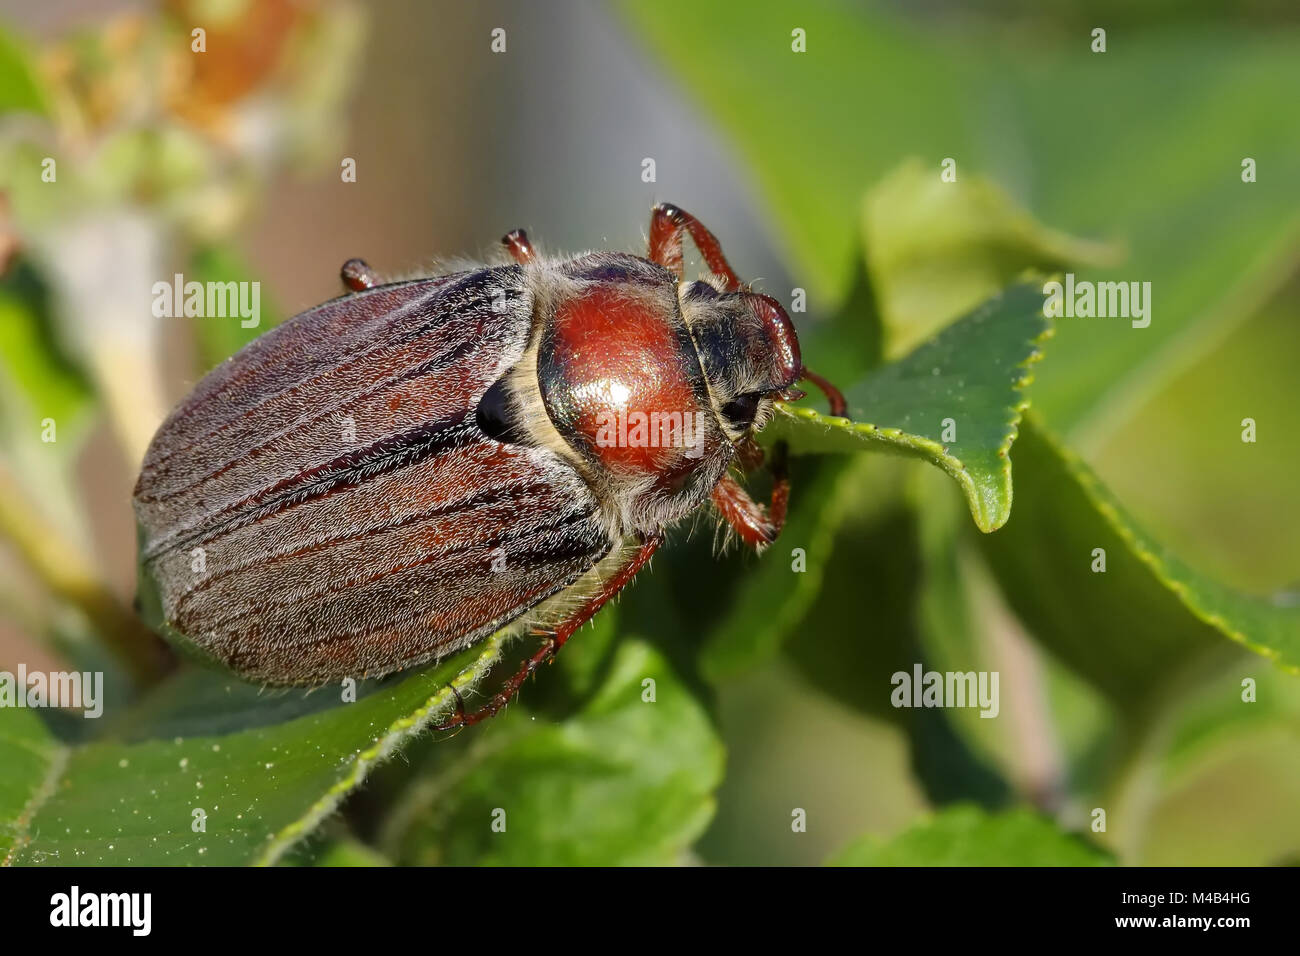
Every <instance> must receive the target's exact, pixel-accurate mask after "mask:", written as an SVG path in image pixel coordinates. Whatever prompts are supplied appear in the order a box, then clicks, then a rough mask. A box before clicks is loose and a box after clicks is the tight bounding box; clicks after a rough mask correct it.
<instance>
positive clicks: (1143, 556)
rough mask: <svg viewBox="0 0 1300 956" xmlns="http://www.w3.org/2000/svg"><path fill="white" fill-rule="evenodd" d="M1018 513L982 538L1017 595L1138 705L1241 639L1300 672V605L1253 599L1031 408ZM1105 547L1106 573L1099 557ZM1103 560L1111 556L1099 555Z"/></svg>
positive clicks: (1063, 643)
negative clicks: (1153, 533)
mask: <svg viewBox="0 0 1300 956" xmlns="http://www.w3.org/2000/svg"><path fill="white" fill-rule="evenodd" d="M1016 474H1017V482H1016V511H1015V514H1014V515H1013V516H1012V519H1011V520H1010V521H1009V522H1008V523H1007V526H1006V527H1005V528H1003V529H1002V531H1000V532H999V533H998V534H997V535H992V536H989V537H985V538H981V539H980V543H981V544H982V545H983V548H984V552H985V554H986V555H987V556H988V558H989V561H990V564H991V565H992V567H993V570H994V573H995V574H996V575H997V577H998V579H999V581H1000V583H1001V584H1002V587H1003V590H1004V591H1005V593H1006V596H1007V600H1008V601H1009V602H1010V604H1011V605H1012V607H1013V608H1014V609H1015V610H1016V612H1017V613H1018V614H1019V615H1020V617H1021V618H1022V620H1024V621H1025V623H1026V624H1027V625H1028V627H1029V628H1030V630H1031V631H1032V632H1033V633H1034V634H1035V636H1036V637H1037V638H1038V639H1039V640H1040V641H1041V642H1042V643H1043V644H1044V645H1045V646H1047V647H1048V648H1050V649H1051V650H1052V651H1053V653H1055V654H1056V655H1057V656H1058V657H1059V658H1060V659H1062V660H1063V661H1065V662H1066V663H1068V664H1069V665H1070V666H1071V667H1072V668H1073V669H1075V670H1076V671H1078V672H1079V673H1080V674H1082V675H1083V676H1085V677H1086V678H1088V679H1089V680H1090V681H1091V682H1092V683H1093V684H1094V685H1096V686H1097V687H1098V688H1100V689H1101V690H1103V691H1104V692H1106V693H1107V695H1108V696H1110V697H1111V698H1112V699H1113V700H1114V701H1115V702H1116V703H1117V704H1119V706H1120V707H1121V709H1123V710H1126V711H1129V712H1133V711H1135V710H1142V709H1144V708H1146V707H1147V706H1148V705H1149V704H1150V703H1152V701H1151V700H1149V696H1150V695H1151V694H1153V693H1154V691H1155V689H1156V688H1158V687H1160V686H1162V685H1166V684H1167V683H1168V682H1169V681H1170V680H1171V679H1173V678H1176V677H1178V676H1180V675H1182V674H1184V673H1185V672H1186V670H1187V668H1189V667H1194V666H1195V665H1196V663H1197V661H1198V659H1199V658H1201V657H1202V656H1203V654H1204V653H1205V652H1206V651H1207V650H1209V649H1212V648H1215V647H1217V646H1218V645H1219V643H1220V641H1221V640H1222V638H1224V637H1227V638H1230V639H1232V640H1234V641H1236V642H1238V643H1240V644H1242V645H1243V646H1245V647H1247V648H1249V649H1250V650H1252V651H1254V652H1255V653H1257V654H1261V655H1263V656H1264V657H1267V658H1269V659H1271V660H1274V661H1276V662H1278V663H1279V664H1280V665H1281V666H1282V667H1283V668H1285V669H1286V670H1288V671H1291V672H1297V671H1300V605H1297V604H1296V603H1295V602H1294V601H1288V600H1286V599H1284V598H1278V599H1269V598H1264V597H1251V596H1248V595H1244V594H1241V593H1239V592H1236V591H1234V590H1232V589H1230V588H1227V587H1224V586H1222V585H1220V584H1217V583H1215V582H1214V581H1211V580H1209V579H1207V578H1206V577H1204V576H1203V575H1201V574H1199V573H1198V572H1196V571H1195V570H1193V569H1192V568H1191V567H1189V566H1188V565H1187V564H1186V563H1184V562H1183V561H1181V560H1179V559H1178V558H1177V557H1176V556H1175V555H1173V554H1172V553H1170V552H1169V551H1168V549H1166V548H1164V547H1162V546H1161V545H1160V544H1158V543H1157V542H1156V541H1154V540H1153V539H1152V538H1151V537H1150V536H1149V535H1147V534H1146V532H1144V531H1143V530H1142V529H1141V528H1140V527H1138V526H1137V524H1136V523H1135V522H1134V521H1133V520H1132V519H1131V518H1130V517H1129V515H1128V514H1127V513H1126V512H1125V511H1124V509H1123V508H1122V507H1120V505H1119V504H1118V502H1116V501H1115V499H1114V498H1113V497H1112V496H1111V495H1110V493H1109V492H1108V491H1107V490H1106V489H1105V488H1104V487H1103V486H1102V485H1101V483H1100V482H1099V481H1098V480H1097V478H1096V476H1095V475H1093V473H1092V472H1091V471H1090V470H1089V469H1088V467H1087V466H1086V465H1084V464H1083V462H1081V461H1080V460H1078V459H1077V458H1076V457H1075V456H1074V455H1072V454H1070V453H1069V452H1068V451H1066V450H1065V449H1064V448H1063V447H1062V446H1061V445H1060V444H1059V443H1058V442H1057V441H1056V440H1055V439H1053V438H1052V437H1051V436H1050V434H1049V433H1048V432H1047V431H1046V430H1045V429H1044V428H1043V426H1042V425H1041V423H1040V422H1039V421H1038V419H1037V417H1036V416H1033V415H1031V416H1029V417H1028V418H1027V419H1026V421H1025V422H1024V423H1023V425H1022V428H1021V437H1020V441H1019V443H1018V444H1017V446H1016ZM1096 549H1102V550H1103V551H1104V552H1105V568H1106V570H1105V571H1104V572H1094V571H1093V570H1092V568H1093V566H1094V563H1095V562H1097V561H1098V560H1099V557H1100V555H1099V554H1098V553H1097V552H1096ZM1097 566H1098V567H1100V565H1099V564H1098V565H1097Z"/></svg>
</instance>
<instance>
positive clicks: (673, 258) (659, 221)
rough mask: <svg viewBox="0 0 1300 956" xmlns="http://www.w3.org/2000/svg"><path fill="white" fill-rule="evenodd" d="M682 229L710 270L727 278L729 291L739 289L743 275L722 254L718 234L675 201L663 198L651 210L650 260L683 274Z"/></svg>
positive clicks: (679, 275)
mask: <svg viewBox="0 0 1300 956" xmlns="http://www.w3.org/2000/svg"><path fill="white" fill-rule="evenodd" d="M683 233H690V236H691V239H693V240H694V241H695V248H697V249H699V250H700V255H701V256H703V257H704V263H705V265H707V266H708V267H709V271H710V272H712V273H713V274H714V275H720V276H722V277H723V278H724V279H725V280H726V281H727V291H728V292H738V291H740V279H739V278H738V277H737V276H736V273H735V271H734V270H733V269H732V268H731V264H730V263H728V262H727V257H726V256H724V255H723V254H722V246H721V245H720V244H719V243H718V240H717V237H716V236H714V235H713V233H711V232H709V230H708V229H706V228H705V227H704V223H702V222H700V221H699V220H698V219H696V218H695V217H694V216H692V215H691V214H690V213H689V212H687V211H686V210H684V209H679V208H678V207H677V206H674V205H673V204H672V203H667V202H661V203H659V204H658V205H657V206H655V207H654V209H652V210H651V211H650V261H651V262H657V263H658V264H659V265H661V266H664V267H665V268H667V269H671V270H672V271H673V272H675V273H676V274H677V278H679V279H680V278H682V235H683Z"/></svg>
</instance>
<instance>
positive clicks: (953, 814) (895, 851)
mask: <svg viewBox="0 0 1300 956" xmlns="http://www.w3.org/2000/svg"><path fill="white" fill-rule="evenodd" d="M830 862H831V864H832V865H835V866H1107V865H1109V864H1111V863H1112V862H1113V861H1112V860H1111V858H1110V857H1109V856H1108V855H1107V854H1106V853H1104V852H1103V851H1101V850H1099V849H1097V848H1096V847H1094V846H1092V845H1091V844H1090V843H1088V842H1087V841H1086V840H1084V839H1083V838H1082V837H1079V836H1076V835H1073V834H1069V833H1065V832H1063V831H1062V830H1060V829H1059V828H1057V826H1056V825H1055V824H1054V823H1052V822H1051V821H1049V820H1046V819H1044V818H1043V817H1041V816H1039V815H1038V814H1036V813H1034V812H1032V811H1030V810H1010V811H1007V812H1005V813H1000V814H988V813H985V812H983V811H981V810H979V809H977V808H975V807H965V806H957V807H953V808H951V809H948V810H945V811H944V812H943V813H940V814H938V815H936V816H934V817H931V818H930V819H928V820H924V821H922V822H920V823H918V824H916V825H914V826H912V827H909V828H908V829H907V830H905V831H904V832H903V833H901V834H899V835H898V836H896V837H894V838H893V839H892V840H882V839H880V838H878V837H874V836H868V837H864V838H863V839H861V840H859V841H858V842H856V843H854V844H852V845H851V846H849V847H846V848H845V849H844V850H843V851H841V852H840V853H839V854H837V855H836V856H835V857H834V858H833V859H832V860H831V861H830Z"/></svg>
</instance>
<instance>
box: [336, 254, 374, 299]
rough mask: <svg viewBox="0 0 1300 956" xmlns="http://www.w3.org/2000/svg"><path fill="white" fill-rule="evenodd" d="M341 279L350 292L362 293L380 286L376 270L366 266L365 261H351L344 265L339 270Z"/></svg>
mask: <svg viewBox="0 0 1300 956" xmlns="http://www.w3.org/2000/svg"><path fill="white" fill-rule="evenodd" d="M339 278H340V279H342V280H343V287H344V288H345V289H347V290H348V291H349V292H361V291H363V290H365V289H373V288H374V287H375V286H377V285H379V276H377V275H375V270H374V269H372V268H370V266H368V265H366V262H365V260H364V259H349V260H348V261H347V262H345V263H343V268H342V269H340V270H339Z"/></svg>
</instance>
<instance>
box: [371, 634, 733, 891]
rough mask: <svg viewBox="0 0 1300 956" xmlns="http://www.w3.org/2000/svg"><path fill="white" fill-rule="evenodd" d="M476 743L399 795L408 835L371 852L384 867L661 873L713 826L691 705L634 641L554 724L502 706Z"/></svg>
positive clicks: (658, 661) (700, 717) (717, 749)
mask: <svg viewBox="0 0 1300 956" xmlns="http://www.w3.org/2000/svg"><path fill="white" fill-rule="evenodd" d="M646 681H653V682H654V684H653V690H654V700H653V701H652V702H647V701H646V700H645V699H644V695H645V694H647V693H649V690H648V687H649V686H651V685H647V684H646ZM488 730H489V731H490V732H489V733H487V734H484V735H483V736H482V737H481V738H480V739H477V740H475V741H472V742H471V745H470V747H469V749H468V751H467V752H466V753H465V754H464V755H463V757H462V758H461V759H460V760H458V761H456V762H455V763H452V764H451V765H446V764H440V765H438V766H437V768H436V771H435V772H434V773H432V774H430V775H429V776H427V777H426V778H425V780H424V783H423V784H422V785H417V786H415V787H413V788H412V790H411V793H410V794H409V795H408V798H407V813H405V814H404V813H402V812H401V811H399V813H398V814H397V817H398V818H399V819H401V818H402V817H403V816H406V817H407V818H408V819H409V820H410V823H409V825H407V826H403V827H401V828H400V829H399V831H397V832H393V833H391V834H390V835H389V839H388V840H387V841H385V842H386V843H388V844H389V845H390V852H391V853H392V854H393V855H394V857H395V858H398V859H400V860H402V861H403V862H407V863H419V864H431V863H438V864H444V863H445V864H452V865H468V864H507V865H522V864H528V865H550V866H572V865H617V864H639V865H646V864H665V863H674V862H679V861H680V859H681V856H682V854H683V853H684V852H685V850H686V848H687V847H689V846H690V845H691V843H693V842H694V841H695V839H696V838H697V837H698V836H699V835H700V834H701V833H702V832H703V830H704V828H705V827H706V826H707V825H708V822H709V820H710V819H711V817H712V815H713V809H714V798H713V792H714V790H715V789H716V788H717V786H718V784H719V783H720V781H721V779H722V764H723V753H722V747H721V744H720V743H719V741H718V739H717V736H716V734H715V732H714V730H713V728H712V726H711V724H710V722H709V717H708V715H707V714H706V713H705V711H704V709H703V708H702V707H701V705H700V704H699V702H698V701H697V700H696V699H695V698H694V696H693V695H692V694H691V692H690V691H689V689H688V688H687V687H686V686H685V685H684V684H683V683H682V682H681V681H680V680H679V679H678V678H677V677H676V676H675V675H674V674H673V672H672V670H671V669H670V668H669V666H668V664H667V662H666V661H665V660H664V658H663V657H662V656H661V655H660V654H659V653H658V652H657V651H655V650H654V649H653V648H651V647H650V646H649V645H648V644H646V643H644V642H642V641H639V640H627V641H624V642H622V643H621V644H620V645H619V648H618V651H617V653H616V655H615V657H614V660H613V662H612V665H611V667H610V671H609V675H608V678H607V679H606V681H605V683H604V684H603V685H602V686H601V688H600V689H599V691H598V692H597V693H596V694H595V695H594V696H593V697H592V698H590V699H589V700H588V701H587V702H586V703H585V704H584V705H583V706H582V707H581V708H580V709H579V710H578V711H577V712H576V713H574V714H572V715H571V716H569V717H567V718H566V719H563V720H560V721H557V722H554V723H551V722H546V721H543V720H538V719H537V718H536V716H535V715H533V714H530V713H529V712H528V711H527V710H526V709H525V708H524V707H522V706H515V707H512V708H510V711H509V712H508V713H507V714H506V715H504V716H503V717H500V718H497V719H496V721H495V722H494V723H493V725H492V726H491V727H490V728H488ZM494 822H497V827H496V828H494V826H493V824H494ZM502 828H503V829H502Z"/></svg>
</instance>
